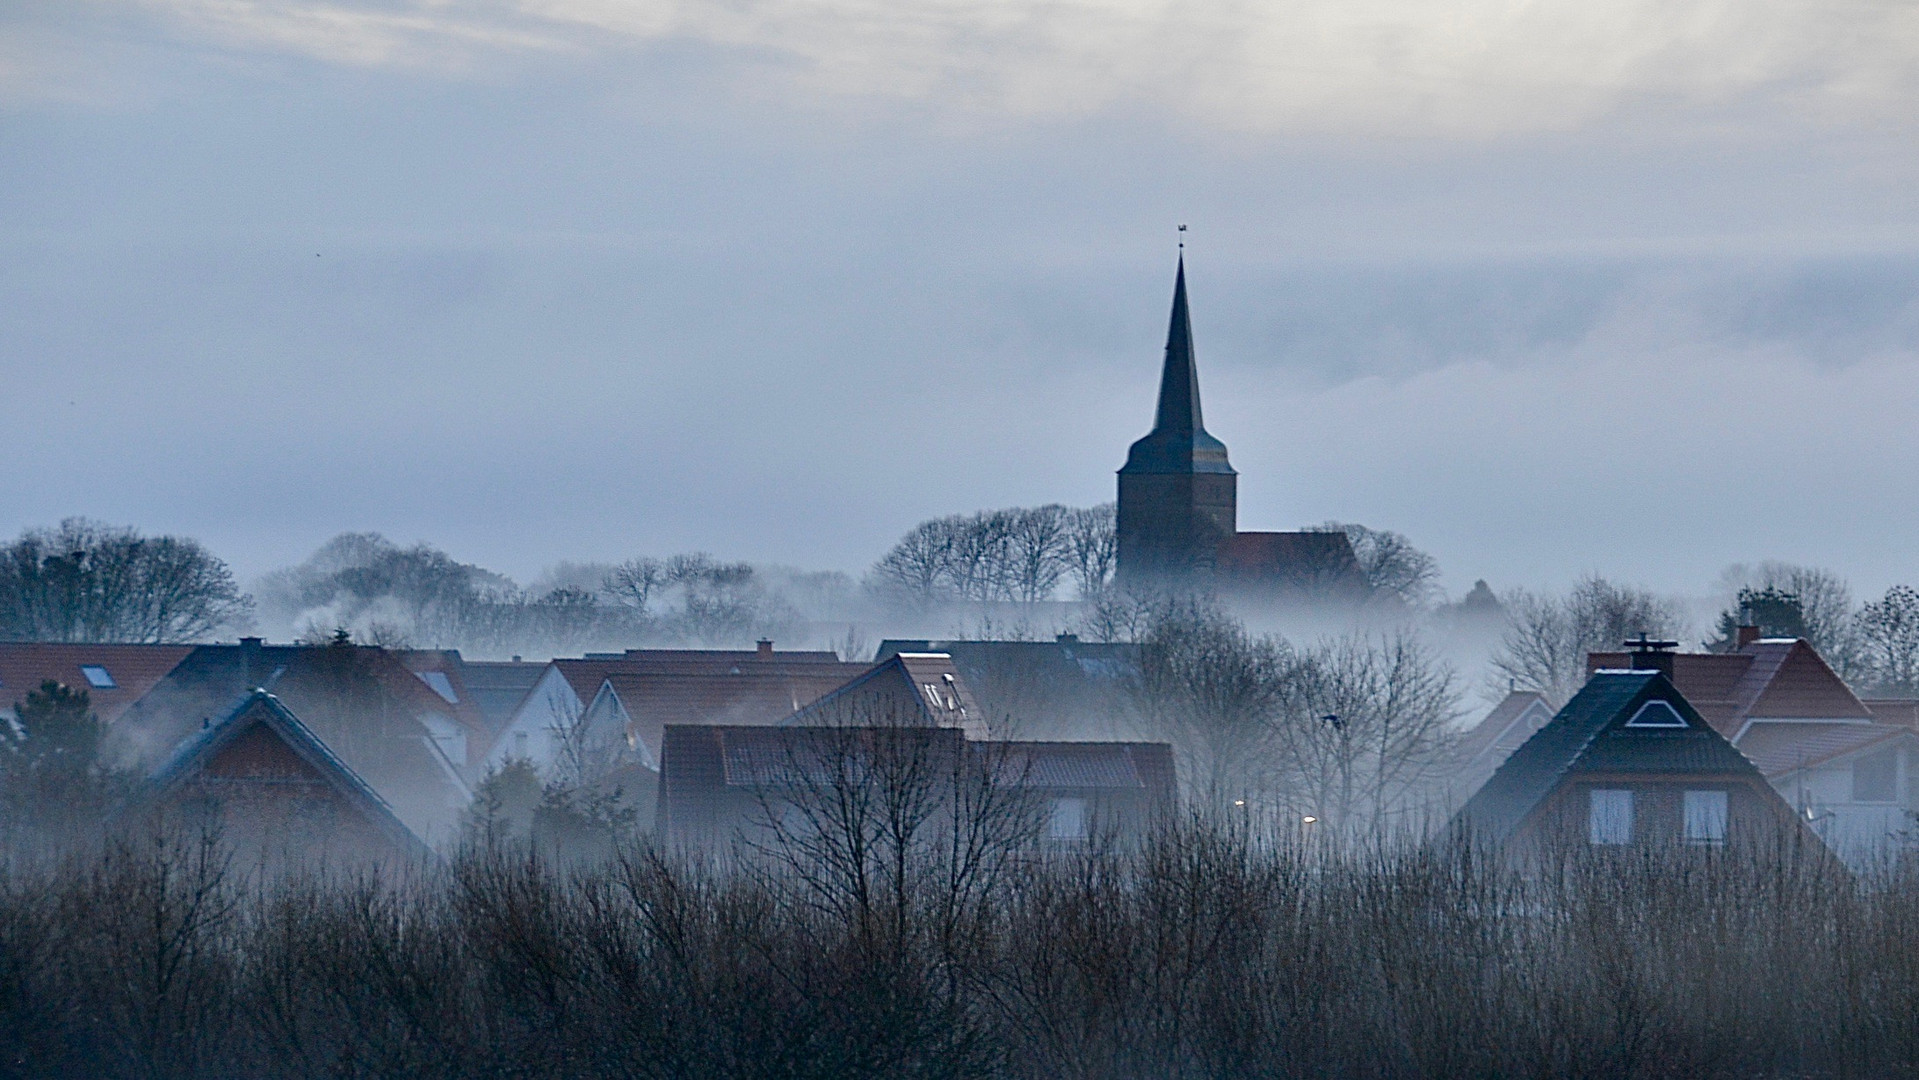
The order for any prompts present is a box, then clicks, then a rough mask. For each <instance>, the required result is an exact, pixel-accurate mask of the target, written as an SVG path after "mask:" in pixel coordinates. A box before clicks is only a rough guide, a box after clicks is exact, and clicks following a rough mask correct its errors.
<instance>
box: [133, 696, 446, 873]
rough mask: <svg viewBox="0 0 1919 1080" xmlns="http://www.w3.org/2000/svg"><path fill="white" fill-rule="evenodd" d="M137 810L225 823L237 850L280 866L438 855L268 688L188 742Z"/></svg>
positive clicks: (157, 774) (159, 772) (153, 780)
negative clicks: (431, 852) (268, 691)
mask: <svg viewBox="0 0 1919 1080" xmlns="http://www.w3.org/2000/svg"><path fill="white" fill-rule="evenodd" d="M134 810H135V812H138V813H148V814H156V815H160V816H161V817H163V818H165V819H169V820H174V821H187V822H191V823H198V824H209V825H215V826H217V827H218V828H219V830H220V834H221V836H222V838H223V839H224V840H226V841H227V842H228V843H230V844H232V845H233V846H234V848H235V850H236V851H238V852H240V853H241V854H242V855H243V856H245V857H248V858H249V859H250V860H256V861H259V862H262V863H266V864H270V865H272V864H284V865H291V866H307V865H313V864H315V863H327V862H361V861H376V862H389V863H393V862H417V861H420V860H422V859H426V858H429V857H430V849H429V848H428V846H427V845H426V843H425V842H424V841H423V840H422V839H421V838H420V837H419V836H418V835H417V834H415V833H414V832H413V831H412V830H411V829H410V828H408V827H407V825H406V824H405V823H404V822H402V821H401V820H400V818H399V817H398V816H397V815H396V814H394V812H393V808H392V807H391V806H390V805H389V804H388V803H387V801H386V800H385V799H383V798H382V797H381V796H380V795H379V793H378V792H376V791H375V790H374V789H373V787H372V786H371V785H369V784H368V783H367V782H366V781H365V780H364V779H362V778H361V777H360V775H359V774H358V773H356V772H354V770H353V769H352V767H351V766H349V765H347V764H346V763H345V762H344V761H342V760H341V759H340V758H339V756H338V755H336V754H334V752H333V751H332V750H331V749H329V748H328V747H327V745H326V744H325V743H324V742H323V741H321V740H320V738H319V737H318V736H316V735H315V734H314V733H313V731H312V730H311V729H310V728H308V727H307V726H306V725H305V724H304V723H302V722H301V721H300V719H299V718H298V717H297V716H295V715H294V714H293V712H292V711H291V710H290V709H288V708H287V707H286V705H285V704H284V703H283V702H281V701H280V699H279V698H277V697H275V696H274V695H272V694H269V693H267V692H266V691H265V690H255V691H253V692H251V693H249V694H248V695H246V697H245V698H244V699H242V700H241V702H240V703H239V704H238V705H237V706H236V707H235V708H234V709H233V710H232V711H231V712H230V713H228V714H227V715H226V716H224V717H221V718H220V719H219V720H218V721H216V722H211V723H208V724H207V725H206V726H205V727H204V728H202V729H201V730H200V731H199V732H197V733H195V734H194V735H192V736H191V737H189V738H188V739H187V740H186V741H185V742H183V743H181V744H180V746H179V747H178V748H177V749H176V750H175V751H174V752H173V753H172V754H171V755H169V757H168V758H167V760H166V761H165V762H163V763H162V764H161V765H160V767H159V768H158V769H156V770H155V771H154V773H153V775H152V776H151V777H150V778H149V779H148V781H147V783H146V784H145V786H144V788H143V790H142V791H141V792H140V793H139V795H138V796H137V797H136V800H135V807H134Z"/></svg>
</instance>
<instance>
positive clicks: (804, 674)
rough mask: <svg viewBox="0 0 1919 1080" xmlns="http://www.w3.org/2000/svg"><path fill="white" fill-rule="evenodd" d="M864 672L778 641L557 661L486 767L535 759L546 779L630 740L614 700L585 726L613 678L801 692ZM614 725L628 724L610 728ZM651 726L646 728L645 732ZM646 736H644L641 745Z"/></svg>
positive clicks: (495, 743) (497, 739)
mask: <svg viewBox="0 0 1919 1080" xmlns="http://www.w3.org/2000/svg"><path fill="white" fill-rule="evenodd" d="M864 670H866V665H864V664H843V663H842V662H841V661H840V658H839V656H838V654H836V653H833V652H830V651H786V652H779V651H776V650H775V649H774V648H773V643H772V642H771V641H761V642H760V643H759V646H758V647H757V648H755V649H628V650H626V651H625V652H618V653H588V654H587V655H586V656H584V657H581V658H579V659H555V660H553V661H551V662H550V663H548V664H546V665H545V667H544V670H543V671H542V672H541V674H540V676H539V678H538V680H537V681H536V682H535V683H534V684H533V687H532V688H531V689H530V690H528V691H527V693H526V694H525V696H524V697H523V698H522V699H521V701H520V703H519V705H518V707H517V708H515V709H514V711H513V715H512V718H511V719H509V720H508V721H507V722H506V723H505V724H503V725H501V726H500V728H499V729H498V730H497V732H496V733H495V734H494V735H493V738H492V742H491V744H490V746H489V748H488V751H487V754H486V757H485V759H484V763H483V769H484V770H494V769H498V768H500V767H501V766H503V765H505V764H506V763H507V762H508V761H528V762H531V763H532V764H533V766H534V767H535V768H536V769H538V770H540V771H541V773H542V774H550V773H552V772H553V770H554V769H555V768H556V767H557V766H559V765H560V763H561V762H562V760H563V759H564V758H565V757H566V755H567V754H568V752H569V745H571V746H574V747H578V746H580V745H582V744H583V743H585V742H606V741H607V739H608V738H609V737H610V736H609V731H611V732H613V733H614V734H613V736H612V737H617V738H619V739H624V738H625V736H626V732H625V730H624V725H625V723H626V721H627V719H629V718H630V715H631V714H630V712H629V713H628V714H627V715H626V716H621V717H614V716H613V715H612V714H613V713H614V712H617V711H622V710H619V709H615V708H614V705H613V703H612V702H606V703H603V704H602V706H601V710H600V712H599V713H597V714H596V715H595V716H594V718H593V720H594V730H593V731H591V732H587V731H584V730H583V727H582V722H583V721H584V720H585V719H586V718H587V710H588V707H589V706H592V705H593V704H594V703H595V702H596V701H597V700H598V699H599V698H600V696H601V692H602V690H603V689H604V688H605V687H606V683H607V679H608V678H609V677H611V676H615V675H623V676H626V675H640V676H655V677H674V676H677V677H680V678H704V677H710V676H730V675H761V676H768V677H771V678H774V679H780V678H791V679H793V680H795V682H794V685H795V686H796V687H798V686H810V685H813V684H815V683H816V682H818V681H822V680H824V681H830V682H831V684H832V685H835V686H837V685H839V684H840V683H842V682H845V681H846V680H847V679H849V678H851V677H853V676H854V675H855V674H858V673H859V672H861V671H864ZM809 700H810V699H809ZM787 711H789V712H790V711H791V710H790V709H789V710H787ZM782 715H784V713H782ZM662 722H664V721H662ZM608 723H617V724H619V725H621V727H620V728H612V729H609V728H606V727H604V725H605V724H608ZM644 726H645V725H644V724H643V723H642V725H641V727H642V729H643V728H644ZM638 737H639V736H638V732H637V731H636V733H635V740H636V742H637V739H638ZM633 749H635V750H636V751H637V750H638V749H639V747H638V746H637V745H635V746H634V747H633ZM657 751H658V747H657V745H654V746H653V747H651V750H650V751H649V752H651V753H655V754H657Z"/></svg>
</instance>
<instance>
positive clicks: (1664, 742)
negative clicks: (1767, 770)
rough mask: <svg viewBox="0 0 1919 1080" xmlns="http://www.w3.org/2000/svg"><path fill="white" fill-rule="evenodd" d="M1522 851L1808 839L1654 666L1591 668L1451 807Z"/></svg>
mask: <svg viewBox="0 0 1919 1080" xmlns="http://www.w3.org/2000/svg"><path fill="white" fill-rule="evenodd" d="M1453 827H1454V829H1455V830H1457V831H1458V832H1460V833H1463V834H1464V835H1466V836H1467V837H1469V838H1470V839H1472V840H1473V841H1475V842H1478V843H1481V844H1485V845H1488V846H1491V847H1493V848H1496V849H1498V850H1500V851H1501V852H1503V853H1506V854H1507V855H1509V856H1513V857H1519V858H1526V857H1531V856H1536V855H1541V854H1547V853H1550V852H1553V851H1576V850H1583V849H1588V848H1590V849H1598V850H1621V849H1627V848H1647V847H1660V848H1683V847H1701V848H1710V847H1724V846H1726V845H1728V844H1744V845H1767V844H1781V843H1786V844H1793V843H1811V844H1813V845H1815V846H1818V847H1819V848H1820V849H1821V850H1824V848H1823V845H1821V844H1820V842H1819V841H1818V839H1817V838H1816V837H1815V836H1814V835H1813V834H1812V833H1811V832H1810V831H1808V830H1807V829H1806V827H1805V823H1804V821H1803V819H1802V818H1801V817H1800V816H1799V815H1798V814H1797V813H1795V812H1794V810H1793V808H1792V807H1791V806H1789V805H1788V804H1787V803H1786V801H1785V800H1784V799H1783V798H1781V797H1780V796H1779V793H1778V792H1776V791H1774V790H1773V788H1772V785H1770V784H1769V783H1767V781H1766V778H1765V777H1764V776H1763V775H1761V773H1760V771H1759V769H1758V768H1757V767H1755V766H1754V765H1753V763H1752V762H1751V761H1748V760H1747V759H1746V757H1745V756H1744V755H1742V754H1740V753H1739V751H1738V750H1736V749H1734V748H1733V745H1732V743H1731V741H1730V740H1728V739H1727V738H1726V737H1725V736H1724V735H1722V734H1720V732H1718V731H1717V730H1715V729H1714V728H1713V726H1712V725H1711V724H1709V723H1707V722H1706V719H1705V718H1704V717H1703V716H1701V715H1700V713H1699V711H1698V710H1697V709H1695V708H1694V707H1693V706H1692V704H1691V703H1690V702H1688V701H1687V700H1686V698H1685V696H1684V695H1682V694H1681V693H1680V692H1679V690H1678V689H1677V688H1676V687H1675V686H1674V685H1673V683H1672V680H1671V679H1670V678H1668V677H1667V675H1666V674H1664V673H1663V672H1661V671H1658V670H1643V669H1624V668H1622V669H1601V670H1599V671H1596V672H1594V673H1593V674H1592V676H1591V677H1590V678H1589V679H1588V680H1587V682H1586V685H1585V686H1584V687H1582V688H1581V689H1580V691H1579V692H1578V693H1577V694H1575V695H1573V697H1572V699H1571V700H1570V701H1568V702H1567V703H1566V705H1565V706H1564V707H1563V708H1561V709H1560V710H1559V711H1558V712H1557V713H1555V714H1554V715H1553V718H1552V719H1551V720H1550V721H1548V722H1547V723H1546V725H1545V726H1543V727H1541V728H1540V729H1539V730H1538V731H1536V732H1534V733H1533V735H1532V736H1531V737H1530V738H1528V739H1527V740H1526V742H1525V743H1524V744H1522V745H1521V746H1520V747H1519V749H1517V750H1515V751H1514V752H1513V753H1512V754H1511V756H1509V757H1508V758H1507V759H1506V760H1505V762H1504V763H1502V764H1501V765H1500V766H1499V768H1498V769H1497V770H1496V771H1495V772H1494V773H1493V775H1492V777H1491V778H1490V779H1488V780H1487V781H1486V783H1485V784H1484V785H1482V786H1481V787H1480V788H1479V790H1478V791H1476V792H1474V793H1473V795H1472V797H1471V798H1470V799H1468V800H1467V801H1466V804H1465V805H1464V806H1463V807H1461V808H1460V810H1459V812H1458V813H1457V814H1456V815H1455V816H1454V819H1453Z"/></svg>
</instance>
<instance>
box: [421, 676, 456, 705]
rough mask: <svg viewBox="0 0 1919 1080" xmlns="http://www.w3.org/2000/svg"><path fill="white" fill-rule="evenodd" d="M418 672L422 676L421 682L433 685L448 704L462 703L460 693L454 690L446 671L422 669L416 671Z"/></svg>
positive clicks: (434, 690) (434, 689)
mask: <svg viewBox="0 0 1919 1080" xmlns="http://www.w3.org/2000/svg"><path fill="white" fill-rule="evenodd" d="M416 674H418V675H419V676H420V681H421V682H424V683H426V684H427V685H428V686H430V687H432V688H433V692H434V693H436V694H438V695H440V697H441V698H443V699H444V700H445V701H446V703H447V704H448V705H458V704H459V703H460V695H458V694H456V693H454V692H453V683H452V682H450V681H448V679H447V677H446V672H444V671H421V672H416Z"/></svg>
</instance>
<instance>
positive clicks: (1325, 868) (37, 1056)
mask: <svg viewBox="0 0 1919 1080" xmlns="http://www.w3.org/2000/svg"><path fill="white" fill-rule="evenodd" d="M922 839H924V840H927V841H932V840H934V839H935V837H934V836H933V835H931V834H929V835H928V836H926V837H923V838H922ZM773 842H774V843H777V842H778V841H777V840H775V841H773ZM811 842H814V843H817V842H818V841H817V840H813V841H811ZM930 846H931V845H930V843H929V844H927V845H923V846H922V847H921V848H918V849H915V851H914V852H913V853H911V854H910V855H909V857H908V858H907V859H906V860H905V861H904V862H898V861H893V860H892V855H893V850H892V848H891V846H889V845H886V844H881V845H876V846H875V847H874V848H873V849H869V850H866V851H863V852H862V853H861V855H860V857H859V858H858V859H857V860H853V861H834V860H831V859H815V858H808V859H807V860H806V866H807V867H808V868H809V872H808V873H807V874H800V873H798V872H796V871H795V870H794V869H793V867H792V866H791V865H789V864H788V863H787V862H784V861H782V860H781V859H780V858H778V857H764V858H761V859H759V860H758V861H756V862H755V863H753V864H751V865H746V864H743V863H726V862H714V861H711V860H705V861H695V860H689V859H685V858H682V857H680V856H679V855H677V854H676V853H674V852H671V851H668V850H663V849H660V848H658V847H653V846H646V845H639V846H630V847H625V848H622V849H620V850H619V851H617V852H616V853H615V854H613V855H612V856H611V857H609V858H606V859H604V860H594V861H587V862H580V861H565V860H554V859H549V858H545V857H542V856H540V855H538V854H536V853H533V852H530V851H528V850H526V849H524V848H521V847H515V846H513V845H502V846H496V847H479V848H475V849H471V850H468V851H466V852H464V853H462V854H461V855H459V856H458V857H456V858H454V859H452V860H450V861H449V862H447V863H445V864H440V865H435V866H424V867H418V868H415V869H413V870H410V871H399V872H394V871H389V872H388V873H386V874H379V873H374V872H361V873H358V874H350V875H348V874H340V875H328V874H324V873H303V874H289V875H266V874H261V873H258V872H255V871H253V870H252V869H250V868H249V867H248V866H247V865H246V864H245V863H242V862H237V861H235V859H234V858H233V856H232V854H231V853H230V852H228V851H227V850H225V848H224V847H223V845H222V844H221V843H220V841H219V839H218V837H215V836H207V835H203V834H191V833H187V834H171V835H169V834H152V835H147V834H129V835H124V836H119V837H116V838H113V839H111V840H108V841H106V842H104V843H102V844H101V845H100V846H98V847H96V848H95V849H93V850H90V851H85V852H75V853H71V854H69V855H68V856H66V857H64V858H56V859H52V860H51V861H48V860H36V859H31V858H26V857H23V856H21V855H19V854H18V853H15V854H14V855H13V856H12V857H11V858H9V859H8V860H7V861H6V862H5V863H4V864H0V1076H7V1077H17V1078H20V1080H28V1078H41V1077H70V1076H80V1075H84V1076H89V1077H100V1078H103V1080H112V1078H120V1077H126V1078H134V1077H138V1078H141V1080H150V1078H155V1077H163V1078H182V1080H186V1078H194V1077H206V1076H231V1077H257V1078H262V1080H267V1078H276V1077H302V1078H305V1077H313V1076H407V1077H423V1078H447V1080H453V1078H469V1077H475V1076H513V1077H524V1078H542V1077H563V1076H586V1075H590V1076H602V1077H616V1078H617V1077H633V1078H662V1080H664V1078H689V1080H690V1078H695V1077H697V1078H701V1080H707V1078H733V1077H738V1078H759V1077H768V1078H770V1077H785V1078H794V1077H799V1078H809V1077H818V1078H820V1080H829V1078H830V1080H855V1078H861V1077H875V1078H878V1077H885V1078H889V1080H890V1078H893V1077H899V1076H915V1077H926V1078H936V1080H1025V1078H1033V1080H1039V1078H1047V1080H1052V1078H1057V1077H1063V1076H1064V1077H1132V1076H1140V1077H1146V1076H1151V1077H1167V1078H1175V1080H1177V1078H1194V1080H1197V1078H1201V1077H1204V1078H1207V1080H1233V1078H1239V1077H1247V1078H1253V1077H1272V1076H1301V1075H1314V1076H1373V1077H1388V1078H1391V1077H1408V1078H1411V1077H1426V1076H1483V1077H1492V1078H1500V1077H1515V1078H1517V1077H1537V1076H1567V1077H1594V1078H1598V1077H1606V1078H1613V1077H1623V1078H1655V1077H1668V1076H1676V1075H1684V1076H1701V1077H1728V1078H1730V1077H1762V1078H1764V1077H1778V1078H1788V1077H1791V1078H1803V1077H1816V1078H1823V1077H1835V1078H1837V1077H1849V1076H1866V1075H1871V1076H1894V1075H1905V1074H1907V1073H1909V1072H1911V1071H1913V1070H1914V1069H1915V1067H1919V962H1915V954H1914V952H1913V950H1912V949H1911V947H1910V942H1911V936H1912V933H1913V931H1914V929H1915V928H1919V888H1915V887H1914V884H1915V883H1914V882H1912V881H1911V880H1910V879H1909V878H1906V877H1901V878H1896V879H1893V880H1888V881H1884V882H1874V883H1868V884H1866V885H1865V886H1863V887H1862V885H1861V884H1860V883H1858V882H1854V881H1851V880H1841V879H1838V878H1836V877H1834V876H1833V874H1834V871H1833V870H1832V864H1831V862H1830V860H1817V859H1802V858H1799V857H1797V856H1796V855H1795V854H1794V853H1793V852H1791V851H1758V850H1750V851H1749V850H1740V849H1728V850H1719V851H1699V850H1672V851H1646V852H1642V853H1635V854H1632V855H1629V856H1625V857H1621V858H1602V857H1599V856H1595V855H1593V854H1592V853H1591V852H1590V851H1587V852H1582V853H1577V854H1574V853H1568V854H1566V855H1565V856H1564V857H1563V858H1561V859H1560V860H1559V861H1558V862H1556V863H1555V864H1554V865H1553V866H1552V867H1551V868H1550V871H1549V872H1545V873H1535V874H1522V873H1518V872H1516V871H1515V870H1514V869H1512V868H1509V867H1506V866H1504V865H1502V864H1500V863H1498V862H1496V861H1489V860H1484V859H1481V858H1478V857H1476V856H1475V854H1474V853H1473V852H1471V851H1470V850H1469V849H1465V848H1460V847H1455V846H1448V845H1437V846H1435V845H1410V844H1391V845H1386V846H1384V847H1374V848H1370V849H1365V850H1357V851H1351V852H1340V851H1327V850H1320V849H1316V848H1314V847H1313V846H1312V845H1311V844H1309V843H1301V842H1295V841H1291V840H1286V839H1282V838H1275V837H1262V836H1260V835H1257V834H1255V833H1253V832H1250V831H1249V830H1246V829H1244V828H1238V827H1235V826H1233V825H1232V824H1230V823H1225V822H1206V821H1200V820H1195V819H1183V820H1181V819H1175V820H1172V821H1169V822H1167V823H1166V824H1165V825H1164V826H1163V827H1162V828H1160V829H1159V830H1157V831H1156V832H1155V833H1154V834H1153V835H1152V836H1151V837H1150V838H1149V839H1148V840H1147V841H1146V842H1144V843H1143V844H1141V845H1138V846H1136V847H1132V848H1125V849H1119V848H1109V847H1099V846H1088V847H1082V848H1078V849H1075V850H1070V851H1060V852H1056V853H1053V854H1050V855H1044V856H1034V857H1027V858H1022V859H1009V860H992V859H981V860H967V859H965V858H963V857H962V858H948V857H940V858H934V857H932V854H931V852H930V851H928V850H926V849H925V848H927V847H930ZM953 850H956V851H957V852H958V854H959V855H961V856H963V855H964V854H965V849H964V848H960V849H953ZM888 867H899V868H900V870H899V872H898V873H897V874H895V872H894V871H893V870H890V869H888ZM861 874H865V875H868V876H867V878H866V879H865V880H864V881H863V880H862V879H861V877H860V875H861ZM896 884H897V885H898V886H899V887H894V886H895V885H896Z"/></svg>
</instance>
